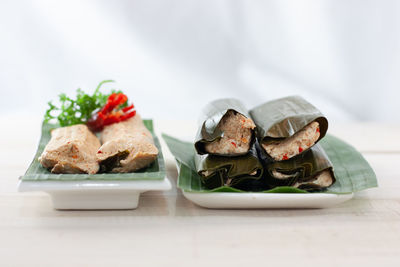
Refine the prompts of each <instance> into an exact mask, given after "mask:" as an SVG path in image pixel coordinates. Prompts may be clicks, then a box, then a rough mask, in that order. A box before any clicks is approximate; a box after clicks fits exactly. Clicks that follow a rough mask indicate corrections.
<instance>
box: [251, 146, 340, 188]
mask: <svg viewBox="0 0 400 267" xmlns="http://www.w3.org/2000/svg"><path fill="white" fill-rule="evenodd" d="M257 150H258V154H259V157H260V159H261V161H262V162H263V165H264V168H265V170H266V176H265V177H266V180H267V183H268V184H269V185H270V186H271V187H276V186H292V187H296V188H299V189H304V190H316V189H323V188H327V187H329V186H331V185H332V184H333V183H334V182H335V177H334V174H333V167H332V163H331V162H330V160H329V158H328V156H327V155H326V153H325V151H324V150H323V148H322V147H321V146H320V145H319V144H316V145H315V146H313V147H312V148H311V149H309V150H308V151H307V152H305V153H303V154H301V155H299V156H297V157H294V158H292V159H289V160H285V161H275V162H272V161H271V160H270V158H269V157H268V156H267V155H266V153H265V151H264V150H263V149H261V148H260V146H258V147H257Z"/></svg>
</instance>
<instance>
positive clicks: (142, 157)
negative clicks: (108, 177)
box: [96, 114, 158, 172]
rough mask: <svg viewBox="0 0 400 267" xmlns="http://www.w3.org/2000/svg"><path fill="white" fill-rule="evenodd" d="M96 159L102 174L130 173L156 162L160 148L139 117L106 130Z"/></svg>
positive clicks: (102, 133)
mask: <svg viewBox="0 0 400 267" xmlns="http://www.w3.org/2000/svg"><path fill="white" fill-rule="evenodd" d="M101 141H102V144H103V145H102V146H101V147H100V148H99V149H98V151H97V153H96V156H97V160H98V161H99V163H100V165H101V168H102V171H110V172H131V171H136V170H140V169H142V168H144V167H147V166H149V165H150V164H151V163H153V162H154V161H155V159H156V158H157V155H158V149H157V147H156V146H155V145H154V140H153V136H152V135H151V133H150V131H149V130H148V129H147V128H146V126H145V125H144V124H143V121H142V119H141V118H140V116H139V114H136V115H135V116H134V117H132V118H130V119H128V120H126V121H122V122H119V123H114V124H111V125H108V126H105V127H104V130H103V131H102V132H101Z"/></svg>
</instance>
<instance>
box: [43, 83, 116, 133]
mask: <svg viewBox="0 0 400 267" xmlns="http://www.w3.org/2000/svg"><path fill="white" fill-rule="evenodd" d="M111 82H114V81H113V80H104V81H102V82H100V83H99V85H98V86H97V88H96V90H95V91H94V93H93V95H88V94H86V93H85V92H84V91H83V90H81V89H80V88H79V89H77V90H76V99H73V98H70V97H68V96H67V95H66V94H64V93H63V94H60V95H59V102H60V107H57V106H56V105H54V104H53V103H52V102H51V101H50V102H49V103H48V104H49V109H48V110H47V111H46V113H45V115H44V121H45V122H50V121H54V120H58V123H59V124H60V126H68V125H74V124H79V123H86V122H87V121H88V120H89V119H90V118H91V117H92V115H93V112H94V111H95V110H97V109H100V108H102V107H103V106H104V105H105V104H106V102H107V98H108V96H109V95H110V94H111V93H118V92H120V91H116V90H112V91H111V93H109V94H103V93H102V92H100V88H101V86H102V85H103V84H105V83H111Z"/></svg>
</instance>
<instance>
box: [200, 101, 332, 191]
mask: <svg viewBox="0 0 400 267" xmlns="http://www.w3.org/2000/svg"><path fill="white" fill-rule="evenodd" d="M327 129H328V121H327V119H326V118H325V117H324V116H323V115H322V114H321V112H320V111H319V110H318V109H316V108H315V107H314V106H313V105H311V104H310V103H308V102H307V101H305V100H304V99H303V98H301V97H299V96H290V97H286V98H281V99H278V100H274V101H270V102H267V103H265V104H262V105H260V106H258V107H255V108H253V109H252V110H250V111H248V110H247V109H246V108H245V107H244V105H243V104H242V103H241V102H240V101H239V100H237V99H220V100H216V101H214V102H211V103H210V104H208V105H207V106H206V107H205V108H204V109H203V112H202V115H201V117H200V120H199V130H198V132H197V135H196V140H195V148H196V152H197V153H196V155H195V161H194V162H195V167H196V171H197V173H198V174H199V175H200V177H201V180H202V182H203V184H204V185H205V186H206V187H207V188H210V189H212V188H217V187H220V186H230V187H235V188H239V189H244V190H251V191H262V190H267V189H271V188H274V187H277V186H292V187H296V188H299V189H304V190H308V191H314V190H320V189H323V188H327V187H329V186H330V185H332V184H333V183H334V182H335V177H334V174H333V170H332V164H331V162H330V161H329V159H328V157H327V155H326V153H325V151H324V150H323V148H322V147H321V146H320V145H319V144H318V141H319V140H321V139H322V138H323V137H324V136H325V134H326V132H327Z"/></svg>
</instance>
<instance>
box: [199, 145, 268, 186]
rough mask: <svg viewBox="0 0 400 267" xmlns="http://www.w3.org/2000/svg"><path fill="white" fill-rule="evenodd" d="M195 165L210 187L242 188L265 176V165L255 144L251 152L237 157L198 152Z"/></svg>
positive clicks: (202, 178) (205, 184)
mask: <svg viewBox="0 0 400 267" xmlns="http://www.w3.org/2000/svg"><path fill="white" fill-rule="evenodd" d="M195 165H196V171H197V173H198V174H199V175H200V177H201V181H202V183H203V184H204V186H205V187H207V188H209V189H213V188H217V187H220V186H230V187H235V188H241V187H242V186H244V184H247V182H249V181H252V180H259V179H261V178H262V176H263V166H262V164H261V162H260V161H259V159H258V157H257V152H256V150H255V147H254V145H253V147H252V149H251V150H250V151H249V153H247V154H246V155H242V156H237V157H222V156H215V155H199V154H196V155H195Z"/></svg>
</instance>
